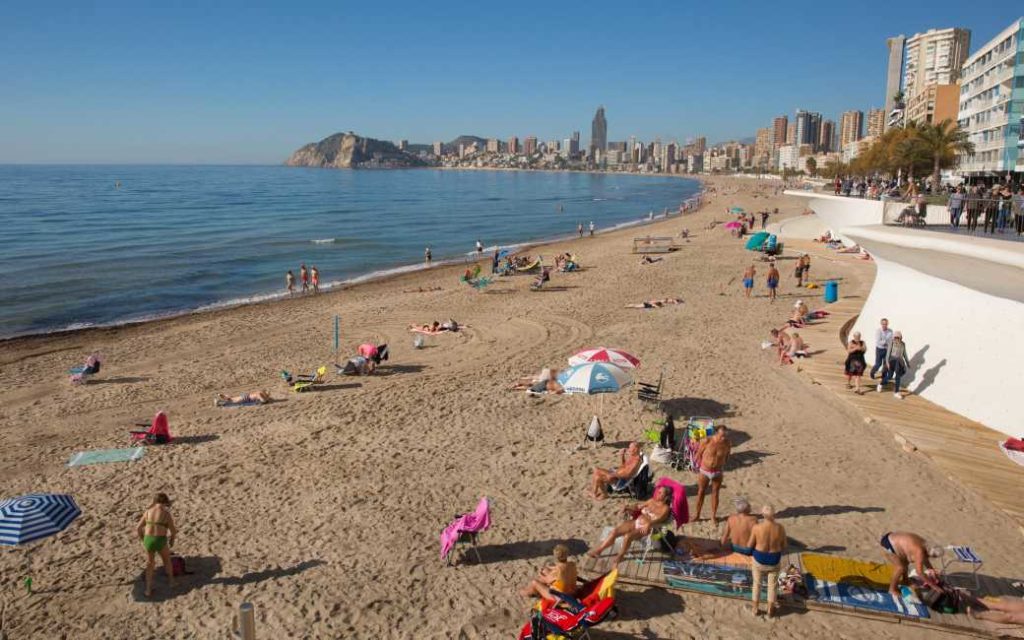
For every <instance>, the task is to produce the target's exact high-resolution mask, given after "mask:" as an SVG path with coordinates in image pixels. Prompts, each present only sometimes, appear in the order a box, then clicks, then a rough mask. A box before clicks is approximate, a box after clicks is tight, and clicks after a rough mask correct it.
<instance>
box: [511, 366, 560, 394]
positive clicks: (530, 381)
mask: <svg viewBox="0 0 1024 640" xmlns="http://www.w3.org/2000/svg"><path fill="white" fill-rule="evenodd" d="M557 375H558V369H549V368H548V367H544V368H543V369H541V370H540V373H538V374H537V375H534V376H529V377H526V378H519V379H518V380H516V381H515V382H513V383H512V386H510V387H509V389H511V390H512V391H526V390H527V389H533V388H534V387H537V389H538V391H537V393H543V392H544V391H546V390H547V382H548V380H552V379H554V378H555V377H556V376H557Z"/></svg>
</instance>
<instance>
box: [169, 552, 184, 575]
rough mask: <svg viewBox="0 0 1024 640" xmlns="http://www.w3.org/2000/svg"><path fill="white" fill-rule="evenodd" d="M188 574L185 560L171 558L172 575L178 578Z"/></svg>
mask: <svg viewBox="0 0 1024 640" xmlns="http://www.w3.org/2000/svg"><path fill="white" fill-rule="evenodd" d="M186 573H188V572H187V571H185V558H183V557H181V556H171V574H172V575H174V576H175V577H177V576H183V575H185V574H186Z"/></svg>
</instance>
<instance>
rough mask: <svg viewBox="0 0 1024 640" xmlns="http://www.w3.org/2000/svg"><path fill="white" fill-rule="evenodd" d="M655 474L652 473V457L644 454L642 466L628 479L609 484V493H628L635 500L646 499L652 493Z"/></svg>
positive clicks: (641, 460) (641, 461)
mask: <svg viewBox="0 0 1024 640" xmlns="http://www.w3.org/2000/svg"><path fill="white" fill-rule="evenodd" d="M653 482H654V476H653V474H652V473H651V459H650V458H648V457H647V454H646V453H645V454H643V456H642V457H641V459H640V466H639V467H637V468H636V473H634V474H633V475H632V477H630V478H629V479H628V480H616V481H615V482H613V483H611V484H610V485H608V494H609V495H628V496H631V497H632V498H633V499H635V500H644V499H646V498H647V496H649V495H651V484H652V483H653Z"/></svg>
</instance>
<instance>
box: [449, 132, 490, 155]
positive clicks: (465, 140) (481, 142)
mask: <svg viewBox="0 0 1024 640" xmlns="http://www.w3.org/2000/svg"><path fill="white" fill-rule="evenodd" d="M474 142H475V143H476V146H477V148H478V149H480V150H483V149H486V148H487V138H481V137H480V136H459V137H458V138H455V139H454V140H452V141H451V142H446V143H445V145H444V148H445V151H447V152H448V153H457V152H458V151H459V145H460V144H464V145H466V146H467V147H468V146H470V145H472V144H473V143H474Z"/></svg>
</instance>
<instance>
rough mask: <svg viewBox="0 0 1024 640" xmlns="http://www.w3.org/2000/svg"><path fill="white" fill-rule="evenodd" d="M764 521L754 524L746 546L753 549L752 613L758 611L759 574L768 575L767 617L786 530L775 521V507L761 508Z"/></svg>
mask: <svg viewBox="0 0 1024 640" xmlns="http://www.w3.org/2000/svg"><path fill="white" fill-rule="evenodd" d="M761 515H762V516H763V517H764V522H760V523H758V524H756V525H754V528H753V529H751V531H750V540H749V541H748V542H747V546H748V547H750V548H752V549H753V556H754V562H753V565H752V566H751V569H752V570H753V574H754V575H753V578H754V584H753V593H752V594H751V595H752V600H753V603H754V615H755V616H757V615H758V614H759V613H760V605H761V576H762V575H765V574H767V576H768V614H767V615H768V617H769V618H770V617H772V614H774V613H775V598H776V593H777V589H778V585H779V568H780V563H781V561H782V552H783V551H785V550H786V544H787V542H788V541H787V539H786V530H785V529H784V528H783V527H782V525H781V524H779V523H778V522H775V509H774V508H773V507H772V506H771V505H765V506H764V507H763V508H762V509H761Z"/></svg>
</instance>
